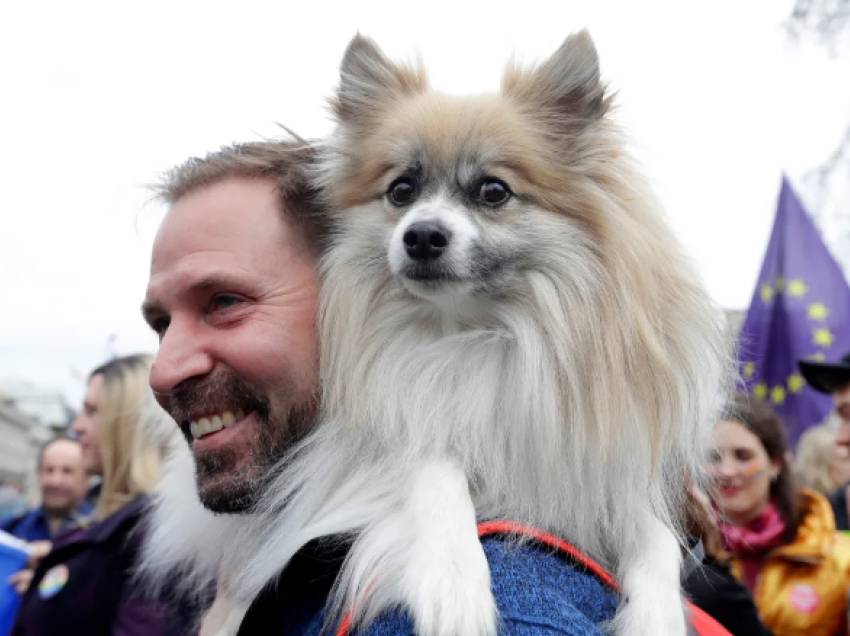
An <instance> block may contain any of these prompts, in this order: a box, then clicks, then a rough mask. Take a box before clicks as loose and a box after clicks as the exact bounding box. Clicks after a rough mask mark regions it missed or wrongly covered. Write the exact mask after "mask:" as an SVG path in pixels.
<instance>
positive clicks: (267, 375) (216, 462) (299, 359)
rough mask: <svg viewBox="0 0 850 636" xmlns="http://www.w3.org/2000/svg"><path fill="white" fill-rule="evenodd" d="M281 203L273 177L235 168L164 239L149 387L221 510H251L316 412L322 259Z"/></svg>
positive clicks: (149, 313)
mask: <svg viewBox="0 0 850 636" xmlns="http://www.w3.org/2000/svg"><path fill="white" fill-rule="evenodd" d="M278 206H279V204H278V198H277V194H276V192H275V184H274V182H273V181H272V180H267V179H242V178H231V179H227V180H224V181H221V182H218V183H216V184H214V185H211V186H207V187H205V188H202V189H199V190H197V191H194V192H190V193H189V194H187V195H185V196H184V197H183V198H182V199H180V200H179V201H178V202H177V203H175V204H174V206H173V207H172V208H171V210H169V212H168V214H167V215H166V217H165V220H164V221H163V224H162V227H161V228H160V230H159V233H158V235H157V238H156V241H155V243H154V248H153V256H152V260H151V272H150V282H149V283H148V289H147V295H146V299H145V303H144V306H143V312H144V314H145V319H146V320H147V322H148V324H149V325H150V326H151V327H152V328H153V329H154V331H156V332H157V334H158V335H159V338H160V347H159V352H158V353H157V356H156V359H155V361H154V363H153V367H152V369H151V388H152V389H153V390H154V393H155V394H156V397H157V401H158V402H159V403H160V404H161V405H162V407H163V408H164V409H165V410H167V411H168V412H169V413H170V414H171V416H172V417H173V418H174V420H175V421H176V422H177V423H178V424H179V425H180V427H181V429H182V431H183V433H184V435H185V436H186V438H187V440H189V443H190V445H191V447H192V450H193V453H194V456H195V464H196V478H197V487H198V493H199V495H200V497H201V501H202V502H203V503H204V505H205V506H206V507H207V508H209V509H210V510H213V511H214V512H244V511H246V510H249V509H250V508H251V506H252V505H253V503H254V502H255V501H256V498H257V496H258V495H259V492H260V490H261V488H262V485H263V478H264V477H266V476H267V475H268V471H269V469H270V468H271V466H272V465H273V464H274V463H275V461H276V460H277V459H279V458H280V456H281V455H282V453H283V452H284V451H285V450H286V449H287V448H289V447H290V446H291V445H292V443H293V441H294V440H295V439H296V438H297V437H298V436H299V435H301V434H303V433H304V432H305V431H306V430H308V429H309V427H310V426H311V425H312V423H313V420H314V419H315V416H316V413H317V396H318V365H317V362H318V359H317V358H318V348H317V341H316V309H317V303H318V293H319V281H318V275H317V270H316V263H315V259H314V257H313V256H311V255H310V254H309V253H308V252H307V250H306V249H305V248H304V247H303V246H302V244H301V243H300V242H299V240H297V235H296V234H295V231H296V230H294V229H293V228H292V227H291V226H290V224H289V223H288V222H287V221H286V219H285V217H284V215H283V214H282V213H281V212H280V210H279V207H278ZM210 431H212V432H210Z"/></svg>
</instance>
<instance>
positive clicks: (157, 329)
mask: <svg viewBox="0 0 850 636" xmlns="http://www.w3.org/2000/svg"><path fill="white" fill-rule="evenodd" d="M170 324H171V319H170V318H166V317H164V316H163V317H162V318H155V319H154V320H152V321H151V329H153V330H154V333H155V334H157V335H158V336H159V337H160V340H161V339H162V337H163V336H164V335H165V331H166V329H168V325H170Z"/></svg>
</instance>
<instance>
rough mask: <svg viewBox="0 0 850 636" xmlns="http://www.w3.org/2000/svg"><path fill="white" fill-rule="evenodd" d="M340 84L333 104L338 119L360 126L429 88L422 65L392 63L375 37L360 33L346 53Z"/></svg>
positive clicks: (343, 59) (341, 69) (341, 68)
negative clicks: (391, 105) (399, 100)
mask: <svg viewBox="0 0 850 636" xmlns="http://www.w3.org/2000/svg"><path fill="white" fill-rule="evenodd" d="M339 74H340V82H339V88H338V89H337V94H336V99H335V100H334V102H333V108H334V112H335V113H336V116H337V119H338V120H339V121H340V122H343V123H357V122H358V121H363V120H364V119H366V118H368V117H370V116H374V115H375V114H376V112H380V111H381V110H382V109H383V108H385V107H386V106H387V105H388V104H389V103H391V102H392V100H393V99H395V98H397V97H401V96H405V95H413V94H416V93H419V92H422V91H424V90H425V89H426V88H427V79H426V77H425V72H424V70H423V69H422V67H421V65H420V66H417V67H415V68H413V67H407V66H401V65H398V64H395V63H394V62H392V61H391V60H390V59H389V58H387V56H386V55H384V53H383V51H381V49H380V48H378V45H377V44H375V42H374V41H373V40H372V39H371V38H367V37H364V36H362V35H360V34H359V33H358V34H357V35H355V36H354V38H353V39H352V40H351V42H350V43H349V45H348V48H347V49H346V50H345V55H344V56H343V58H342V65H341V67H340V72H339Z"/></svg>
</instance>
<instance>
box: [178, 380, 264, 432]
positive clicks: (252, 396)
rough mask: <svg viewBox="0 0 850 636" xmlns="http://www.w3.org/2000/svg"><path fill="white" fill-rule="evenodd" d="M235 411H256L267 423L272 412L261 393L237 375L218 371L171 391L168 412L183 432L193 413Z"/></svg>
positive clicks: (189, 381) (187, 382) (184, 383)
mask: <svg viewBox="0 0 850 636" xmlns="http://www.w3.org/2000/svg"><path fill="white" fill-rule="evenodd" d="M236 409H242V410H243V411H244V412H245V413H248V412H250V411H256V412H257V413H258V415H259V416H260V418H261V419H262V420H267V419H268V417H269V413H270V412H271V406H270V403H269V399H268V398H267V397H266V396H265V394H264V393H263V392H262V391H260V390H259V389H257V388H255V387H253V386H252V385H251V384H249V383H248V382H246V381H245V380H243V379H242V378H241V377H239V376H238V375H236V374H235V373H229V372H227V371H218V372H215V373H213V374H210V375H208V376H204V377H200V378H189V379H188V380H184V381H183V382H182V383H180V384H179V385H178V386H177V387H175V388H174V389H173V390H172V391H171V394H170V395H169V396H168V403H167V405H166V409H165V410H166V411H168V414H169V415H171V417H172V418H174V421H175V422H177V424H179V425H180V427H181V428H184V427H185V428H186V429H188V426H189V420H190V417H191V415H192V413H197V412H198V411H204V412H207V413H211V412H216V411H226V410H236Z"/></svg>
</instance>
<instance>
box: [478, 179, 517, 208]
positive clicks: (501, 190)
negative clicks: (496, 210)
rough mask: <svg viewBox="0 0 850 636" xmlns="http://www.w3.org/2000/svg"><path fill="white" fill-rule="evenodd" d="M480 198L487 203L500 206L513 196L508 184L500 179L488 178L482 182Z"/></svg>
mask: <svg viewBox="0 0 850 636" xmlns="http://www.w3.org/2000/svg"><path fill="white" fill-rule="evenodd" d="M478 198H479V199H481V202H482V203H484V204H485V205H490V206H493V207H498V206H500V205H502V204H504V203H505V202H507V200H508V199H510V198H511V191H510V189H509V188H508V186H507V185H505V184H504V183H503V182H501V181H499V180H498V179H487V180H486V181H483V182H482V183H481V189H480V190H479V191H478Z"/></svg>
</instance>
